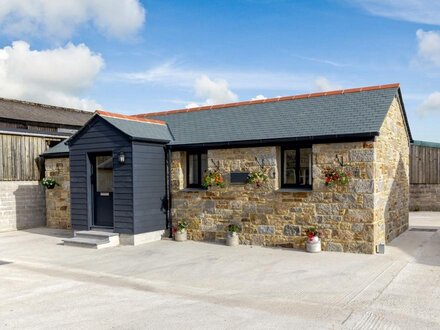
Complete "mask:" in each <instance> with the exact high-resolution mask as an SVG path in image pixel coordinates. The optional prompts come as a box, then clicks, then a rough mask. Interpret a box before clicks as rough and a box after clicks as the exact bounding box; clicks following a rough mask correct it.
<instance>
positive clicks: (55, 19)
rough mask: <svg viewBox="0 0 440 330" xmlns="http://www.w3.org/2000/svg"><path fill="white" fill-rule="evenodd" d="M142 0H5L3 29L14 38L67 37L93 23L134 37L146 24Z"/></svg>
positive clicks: (117, 34)
mask: <svg viewBox="0 0 440 330" xmlns="http://www.w3.org/2000/svg"><path fill="white" fill-rule="evenodd" d="M144 21H145V10H144V8H143V7H142V5H141V3H140V2H139V0H32V1H29V0H2V1H1V3H0V29H1V31H2V33H5V34H7V35H10V36H13V37H17V36H18V37H20V36H28V35H33V36H43V37H49V38H53V39H61V40H67V39H68V38H69V37H71V36H72V34H73V33H74V31H75V29H77V28H78V27H81V26H82V25H84V24H88V23H91V24H92V25H93V26H94V27H95V28H97V29H98V30H99V31H100V32H101V33H102V34H104V35H106V36H109V37H116V38H119V39H123V38H127V37H130V36H133V35H134V34H135V33H136V32H137V31H138V30H139V29H140V28H141V27H142V25H143V24H144Z"/></svg>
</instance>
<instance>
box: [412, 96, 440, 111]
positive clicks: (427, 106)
mask: <svg viewBox="0 0 440 330" xmlns="http://www.w3.org/2000/svg"><path fill="white" fill-rule="evenodd" d="M417 112H418V113H419V114H421V115H428V114H440V92H434V93H432V94H430V95H428V97H427V98H426V100H425V101H423V103H422V104H421V105H420V107H419V108H418V109H417Z"/></svg>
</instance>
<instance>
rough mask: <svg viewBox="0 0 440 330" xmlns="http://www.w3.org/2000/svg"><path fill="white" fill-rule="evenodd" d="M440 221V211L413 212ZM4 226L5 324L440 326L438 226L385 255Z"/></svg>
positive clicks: (0, 272) (1, 320)
mask: <svg viewBox="0 0 440 330" xmlns="http://www.w3.org/2000/svg"><path fill="white" fill-rule="evenodd" d="M411 226H412V227H419V228H439V229H440V213H428V212H418V213H412V214H411ZM66 235H68V233H67V232H65V231H59V230H49V229H45V228H41V229H34V230H28V231H19V232H8V233H2V234H0V328H8V329H61V328H62V329H111V328H115V329H178V328H179V329H302V328H308V329H440V230H439V231H437V232H428V231H407V232H406V233H404V234H403V235H401V236H400V237H399V238H397V239H395V240H394V241H393V242H392V244H390V245H388V246H387V247H386V254H385V255H356V254H346V253H331V252H323V253H320V254H307V253H304V252H301V251H294V250H287V249H272V248H262V247H250V246H239V247H235V248H230V247H226V246H221V245H215V244H208V243H198V242H183V243H177V242H173V241H160V242H156V243H150V244H146V245H142V246H137V247H130V246H124V247H117V248H110V249H104V250H89V249H84V248H76V247H67V246H63V245H61V244H60V242H61V238H62V237H65V236H66Z"/></svg>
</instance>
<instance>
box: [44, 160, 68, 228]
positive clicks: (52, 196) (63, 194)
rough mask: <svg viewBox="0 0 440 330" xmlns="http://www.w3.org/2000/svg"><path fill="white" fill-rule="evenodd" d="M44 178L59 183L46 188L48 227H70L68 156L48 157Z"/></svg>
mask: <svg viewBox="0 0 440 330" xmlns="http://www.w3.org/2000/svg"><path fill="white" fill-rule="evenodd" d="M45 166H46V175H45V176H46V178H51V179H55V181H56V182H57V183H58V184H59V185H57V186H55V188H54V189H46V224H47V227H50V228H59V229H70V228H71V223H70V166H69V158H67V157H65V158H48V159H46V161H45Z"/></svg>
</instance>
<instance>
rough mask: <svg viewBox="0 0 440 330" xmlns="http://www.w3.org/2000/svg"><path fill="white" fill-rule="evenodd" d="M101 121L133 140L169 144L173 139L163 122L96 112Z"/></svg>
mask: <svg viewBox="0 0 440 330" xmlns="http://www.w3.org/2000/svg"><path fill="white" fill-rule="evenodd" d="M96 114H97V115H99V116H100V117H101V118H102V119H104V120H105V121H107V122H108V123H110V124H111V125H113V126H114V127H116V128H117V129H119V130H120V131H121V132H123V133H125V134H127V135H128V136H129V137H131V138H132V139H135V140H148V141H158V142H170V141H171V140H172V139H173V137H172V135H171V133H170V131H169V129H168V126H167V124H166V123H165V122H164V121H160V120H154V119H143V118H134V117H132V116H126V115H120V114H115V113H111V112H106V111H100V110H98V111H96Z"/></svg>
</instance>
